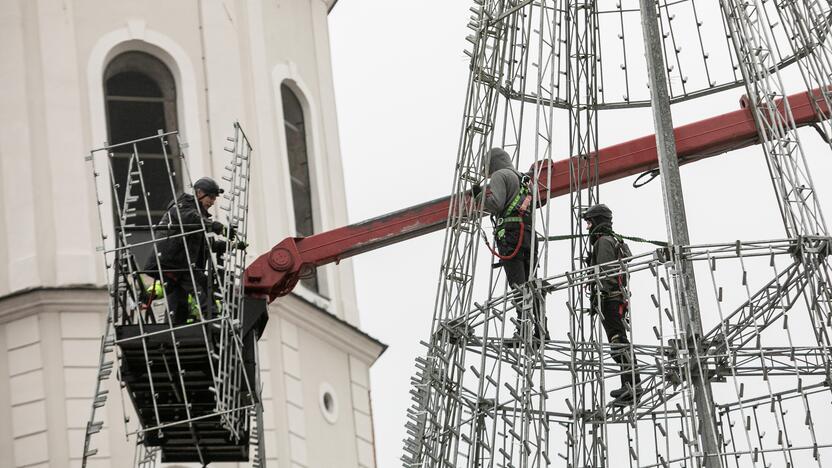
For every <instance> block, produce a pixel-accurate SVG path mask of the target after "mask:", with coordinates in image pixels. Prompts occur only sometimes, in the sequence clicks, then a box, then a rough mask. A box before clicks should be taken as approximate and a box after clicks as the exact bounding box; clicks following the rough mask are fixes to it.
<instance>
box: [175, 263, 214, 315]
mask: <svg viewBox="0 0 832 468" xmlns="http://www.w3.org/2000/svg"><path fill="white" fill-rule="evenodd" d="M207 284H208V279H207V278H206V277H205V275H201V274H195V275H194V280H192V279H191V277H190V275H182V276H177V277H176V278H168V279H167V281H165V295H166V296H167V298H168V308H169V309H170V312H171V314H173V324H174V325H184V324H186V323H188V318H190V316H191V307H190V305H189V304H188V296H191V297H193V298H194V299H195V300H196V301H198V302H199V308H200V310H201V311H202V318H203V319H205V320H209V319H211V318H212V317H214V315H216V307H215V306H214V303H213V302H214V301H212V300H211V297H210V295H209V294H208V288H207Z"/></svg>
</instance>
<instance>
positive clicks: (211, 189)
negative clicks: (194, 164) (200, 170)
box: [194, 177, 223, 197]
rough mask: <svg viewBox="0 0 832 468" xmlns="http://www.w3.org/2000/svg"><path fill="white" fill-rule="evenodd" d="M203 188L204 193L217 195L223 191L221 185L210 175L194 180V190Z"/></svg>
mask: <svg viewBox="0 0 832 468" xmlns="http://www.w3.org/2000/svg"><path fill="white" fill-rule="evenodd" d="M197 190H202V193H204V194H206V195H211V196H214V197H216V196H217V195H219V194H221V193H223V190H222V189H221V188H220V186H219V185H217V183H216V182H215V181H214V179H212V178H210V177H203V178H201V179H199V180H197V181H196V182H194V192H196V191H197Z"/></svg>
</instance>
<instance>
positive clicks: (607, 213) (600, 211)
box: [581, 203, 612, 221]
mask: <svg viewBox="0 0 832 468" xmlns="http://www.w3.org/2000/svg"><path fill="white" fill-rule="evenodd" d="M581 218H583V219H589V220H596V219H599V218H600V219H603V220H606V221H612V210H610V209H609V208H608V207H607V205H604V204H603V203H599V204H597V205H592V206H590V207H589V208H587V210H586V211H584V212H583V214H582V215H581Z"/></svg>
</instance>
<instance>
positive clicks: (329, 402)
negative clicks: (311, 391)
mask: <svg viewBox="0 0 832 468" xmlns="http://www.w3.org/2000/svg"><path fill="white" fill-rule="evenodd" d="M318 406H319V407H320V408H321V413H323V415H324V419H326V420H327V422H329V423H330V424H335V422H336V421H338V396H337V395H336V394H335V389H334V388H332V385H330V384H328V383H326V382H324V383H322V384H321V388H320V389H319V391H318Z"/></svg>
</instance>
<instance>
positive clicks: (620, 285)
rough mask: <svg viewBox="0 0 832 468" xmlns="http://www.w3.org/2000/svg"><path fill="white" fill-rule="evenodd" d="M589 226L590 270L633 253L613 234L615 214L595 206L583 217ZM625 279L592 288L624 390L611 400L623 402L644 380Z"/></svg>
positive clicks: (635, 394)
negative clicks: (636, 355)
mask: <svg viewBox="0 0 832 468" xmlns="http://www.w3.org/2000/svg"><path fill="white" fill-rule="evenodd" d="M582 217H583V219H584V220H585V221H586V223H587V231H588V232H589V241H590V244H591V246H592V248H591V251H590V254H589V258H588V259H587V260H588V261H587V263H588V266H595V265H602V264H604V263H608V262H617V261H618V260H620V259H622V258H625V257H629V256H630V249H629V248H628V247H627V244H625V243H624V242H623V241H622V240H621V239H620V238H618V237H617V236H615V235H614V233H613V230H612V211H611V210H610V209H609V208H608V207H607V206H606V205H603V204H598V205H593V206H591V207H590V208H589V209H587V210H586V211H585V212H584V213H583V216H582ZM616 268H618V265H616V264H613V265H608V266H607V267H606V268H604V267H601V268H600V273H602V274H603V273H604V272H605V271H609V270H614V269H616ZM625 278H626V276H625V275H616V276H611V277H608V278H604V279H601V280H600V281H598V282H596V283H594V284H593V288H592V300H591V303H592V307H593V311H595V312H600V313H601V317H602V324H603V325H604V331H605V332H606V335H607V340H608V341H609V343H610V354H611V355H612V358H613V359H614V360H615V362H617V363H618V364H619V367H620V368H621V388H618V389H616V390H613V391H611V392H610V396H611V397H613V398H616V399H621V400H632V399H633V398H634V397H636V398H637V397H638V394H639V392H641V385H640V384H641V376H640V375H639V374H638V371H637V370H635V369H634V367H633V362H634V359H633V355H632V351H631V348H630V341H629V340H628V339H627V328H628V326H627V324H628V321H627V313H628V312H629V311H628V310H627V309H628V291H627V288H626V279H625Z"/></svg>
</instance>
